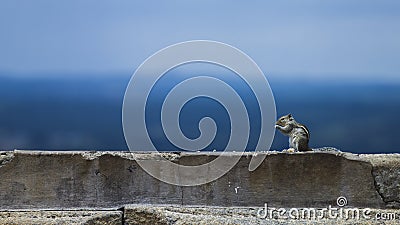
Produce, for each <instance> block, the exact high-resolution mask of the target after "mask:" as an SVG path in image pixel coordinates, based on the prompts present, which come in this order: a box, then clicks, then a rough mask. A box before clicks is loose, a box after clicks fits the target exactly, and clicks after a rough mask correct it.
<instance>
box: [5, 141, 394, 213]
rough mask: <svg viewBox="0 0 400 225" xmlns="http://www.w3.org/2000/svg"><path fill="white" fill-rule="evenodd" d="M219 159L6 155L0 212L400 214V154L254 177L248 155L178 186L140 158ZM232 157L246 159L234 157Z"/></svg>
mask: <svg viewBox="0 0 400 225" xmlns="http://www.w3.org/2000/svg"><path fill="white" fill-rule="evenodd" d="M218 154H219V153H217V152H214V153H131V152H52V151H21V150H15V151H11V152H0V177H1V179H0V202H1V204H0V209H3V210H8V209H21V208H22V209H24V208H25V209H41V208H54V209H63V208H104V207H105V208H118V207H122V206H124V205H126V204H173V205H206V206H227V207H232V206H240V207H245V206H254V207H260V206H262V205H264V203H269V204H273V205H274V206H275V207H325V206H327V205H334V204H336V199H337V197H339V196H345V197H346V198H347V200H348V206H354V207H370V208H399V202H400V189H399V180H400V166H399V165H400V155H399V154H388V155H384V154H378V155H356V154H351V153H343V152H340V151H335V150H332V149H326V148H325V149H317V150H316V151H315V152H307V153H295V154H288V153H281V152H264V153H258V154H266V159H265V160H264V161H263V163H262V164H261V165H260V167H258V168H257V169H256V170H255V171H251V172H250V171H248V165H249V162H250V160H251V156H252V155H253V153H245V154H244V155H243V156H242V157H241V159H240V161H239V162H238V163H237V164H236V166H235V167H234V168H233V169H232V170H231V171H229V172H228V173H227V174H225V175H224V176H223V177H221V178H220V179H218V180H216V181H214V182H211V183H208V184H205V185H201V186H194V187H179V186H174V185H169V184H165V183H163V182H160V181H158V180H157V179H155V178H153V177H151V176H150V175H148V174H147V173H146V172H145V171H144V170H143V169H141V167H140V166H139V165H138V164H137V162H136V161H135V160H137V159H140V160H152V159H159V158H160V157H166V158H168V159H171V160H173V161H174V162H177V163H184V164H189V165H190V164H196V163H198V162H205V161H211V160H213V159H214V158H216V157H217V156H218ZM231 154H232V155H235V154H239V153H231Z"/></svg>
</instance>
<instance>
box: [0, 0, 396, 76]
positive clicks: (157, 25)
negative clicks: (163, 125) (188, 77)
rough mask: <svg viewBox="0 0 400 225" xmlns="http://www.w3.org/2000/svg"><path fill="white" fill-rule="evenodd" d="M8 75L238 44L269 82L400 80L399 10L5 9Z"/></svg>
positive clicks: (0, 55)
mask: <svg viewBox="0 0 400 225" xmlns="http://www.w3.org/2000/svg"><path fill="white" fill-rule="evenodd" d="M0 32H1V35H0V73H1V74H6V75H7V74H14V75H22V76H40V75H51V76H65V74H91V75H99V74H102V75H106V74H121V75H122V76H123V75H124V74H125V75H126V76H130V75H131V74H132V72H133V71H134V70H135V69H136V68H137V67H138V66H139V65H140V63H141V62H143V61H144V60H145V59H146V58H147V57H149V56H150V55H151V54H153V53H154V52H156V51H158V50H159V49H161V48H163V47H166V46H168V45H171V44H174V43H177V42H181V41H187V40H193V39H210V40H216V41H221V42H225V43H227V44H230V45H233V46H235V47H237V48H239V49H241V50H242V51H244V52H245V53H247V54H248V55H249V56H250V57H252V58H253V59H254V60H255V62H256V63H257V64H258V65H259V66H260V67H261V69H262V70H263V71H264V72H265V73H266V74H271V75H273V76H280V77H282V78H288V77H290V76H297V75H302V76H306V77H308V78H310V79H314V78H318V79H329V78H333V79H337V78H346V79H354V80H378V79H379V80H386V81H390V82H391V81H399V80H400V63H399V62H400V60H399V59H400V1H398V0H393V1H390V0H381V1H369V0H328V1H320V0H305V1H287V0H283V1H241V2H239V1H237V2H234V1H218V2H217V1H211V0H202V1H131V0H125V1H111V0H110V1H103V0H90V1H82V0H57V1H53V0H35V1H31V0H26V1H21V0H2V1H1V2H0Z"/></svg>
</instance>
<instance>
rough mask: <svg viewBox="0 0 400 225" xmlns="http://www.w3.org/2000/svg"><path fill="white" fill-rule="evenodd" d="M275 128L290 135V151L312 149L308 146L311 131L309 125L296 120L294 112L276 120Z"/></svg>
mask: <svg viewBox="0 0 400 225" xmlns="http://www.w3.org/2000/svg"><path fill="white" fill-rule="evenodd" d="M275 128H276V129H278V130H279V131H280V132H281V133H282V134H284V135H286V136H289V149H288V151H289V152H293V151H295V152H297V151H312V149H311V148H309V147H308V142H309V140H310V132H309V131H308V129H307V127H306V126H304V125H303V124H300V123H298V122H296V120H294V118H293V116H292V114H288V115H286V116H282V117H281V118H279V119H278V121H276V125H275Z"/></svg>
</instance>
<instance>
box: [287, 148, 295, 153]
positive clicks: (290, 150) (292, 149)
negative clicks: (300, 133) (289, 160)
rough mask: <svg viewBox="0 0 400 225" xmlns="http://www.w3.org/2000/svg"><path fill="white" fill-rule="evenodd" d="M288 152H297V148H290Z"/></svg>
mask: <svg viewBox="0 0 400 225" xmlns="http://www.w3.org/2000/svg"><path fill="white" fill-rule="evenodd" d="M287 152H290V153H293V152H296V149H294V148H289V149H288V150H287Z"/></svg>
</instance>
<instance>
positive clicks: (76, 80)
mask: <svg viewBox="0 0 400 225" xmlns="http://www.w3.org/2000/svg"><path fill="white" fill-rule="evenodd" d="M299 77H301V76H299ZM129 79H130V77H129V76H121V75H120V74H116V75H115V76H90V77H87V76H81V77H79V76H76V74H75V75H74V76H68V75H63V76H58V77H57V78H51V77H47V78H46V77H42V78H38V76H34V78H27V77H23V78H22V77H19V78H18V77H11V76H0V149H2V150H12V149H37V150H127V146H126V144H125V140H124V136H123V130H122V115H121V113H122V102H123V96H124V92H125V88H126V86H127V85H128V82H129ZM300 80H301V79H299V80H297V81H296V80H284V79H269V82H270V85H271V88H272V90H273V94H274V97H275V101H276V107H277V115H278V117H279V116H281V115H284V114H287V113H292V114H293V115H294V117H295V118H296V120H297V121H299V122H301V123H303V124H305V125H307V127H308V128H309V129H310V131H311V142H310V145H311V146H312V147H323V146H333V147H337V148H339V149H341V150H343V151H350V152H355V153H386V152H398V151H399V150H398V149H397V145H396V143H397V142H398V141H397V138H398V137H400V130H399V129H398V127H400V120H399V119H398V115H400V104H399V103H400V85H399V84H396V83H393V84H390V83H372V82H360V83H357V82H346V83H342V82H338V81H335V82H318V81H307V80H306V81H300ZM194 107H196V106H194ZM197 107H198V108H199V109H201V108H204V105H201V104H200V105H199V106H197ZM193 111H196V109H193ZM216 119H217V120H218V118H216ZM184 126H188V127H195V128H196V129H197V124H185V125H184ZM185 129H186V130H187V129H188V128H187V127H186V128H185V127H183V130H184V131H185ZM219 132H226V131H219ZM217 144H218V143H217ZM287 145H288V141H287V137H285V136H283V135H282V134H280V133H276V135H275V139H274V142H273V145H272V147H271V149H274V150H282V149H284V148H287Z"/></svg>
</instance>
